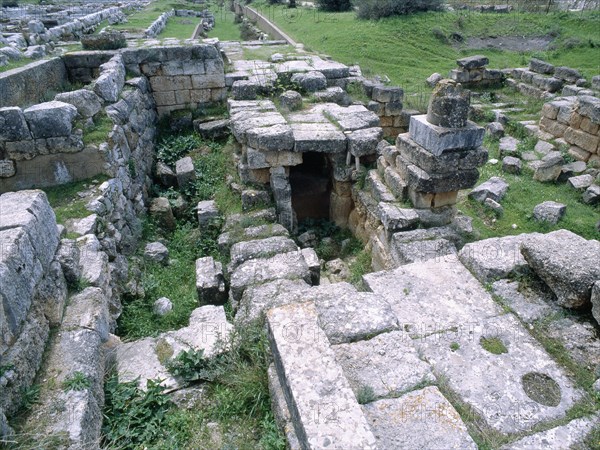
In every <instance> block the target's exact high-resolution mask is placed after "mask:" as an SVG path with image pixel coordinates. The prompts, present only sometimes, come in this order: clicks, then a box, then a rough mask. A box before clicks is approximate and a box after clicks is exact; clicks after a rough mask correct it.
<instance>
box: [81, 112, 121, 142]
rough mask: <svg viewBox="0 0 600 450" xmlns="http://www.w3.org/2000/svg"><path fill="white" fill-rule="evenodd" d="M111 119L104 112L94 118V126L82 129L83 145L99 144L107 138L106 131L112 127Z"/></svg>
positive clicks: (109, 130) (108, 131)
mask: <svg viewBox="0 0 600 450" xmlns="http://www.w3.org/2000/svg"><path fill="white" fill-rule="evenodd" d="M113 126H114V124H113V122H112V120H111V119H110V118H109V117H108V116H107V115H106V114H104V113H101V114H99V115H98V116H96V118H94V126H93V127H91V128H89V129H87V130H84V132H83V143H84V144H85V145H90V144H96V145H97V144H101V143H102V142H104V141H106V140H107V139H108V133H110V132H111V130H112V129H113Z"/></svg>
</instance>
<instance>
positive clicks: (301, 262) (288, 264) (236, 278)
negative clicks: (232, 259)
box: [230, 251, 312, 302]
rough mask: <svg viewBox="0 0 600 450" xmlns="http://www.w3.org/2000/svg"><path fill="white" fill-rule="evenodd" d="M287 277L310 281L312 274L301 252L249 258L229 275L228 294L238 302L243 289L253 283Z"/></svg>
mask: <svg viewBox="0 0 600 450" xmlns="http://www.w3.org/2000/svg"><path fill="white" fill-rule="evenodd" d="M278 279H288V280H290V279H291V280H294V279H296V280H304V281H306V282H307V283H311V281H312V274H311V271H310V269H309V267H308V265H307V263H306V260H305V259H304V256H303V255H302V253H301V252H299V251H295V252H288V253H281V254H278V255H275V256H272V257H271V258H266V259H251V260H249V261H246V262H245V263H243V264H241V265H240V266H239V267H238V268H237V269H236V270H235V271H234V272H233V274H232V275H231V282H230V283H231V285H230V296H231V298H232V299H233V300H234V301H236V302H238V301H239V300H240V299H241V297H242V294H243V293H244V290H245V289H246V288H247V287H248V286H251V285H253V284H261V283H266V282H268V281H273V280H278Z"/></svg>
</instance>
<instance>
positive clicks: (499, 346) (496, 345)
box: [479, 336, 508, 355]
mask: <svg viewBox="0 0 600 450" xmlns="http://www.w3.org/2000/svg"><path fill="white" fill-rule="evenodd" d="M479 344H480V345H481V346H482V347H483V349H484V350H487V351H488V352H490V353H493V354H494V355H501V354H502V353H508V349H507V348H506V346H505V345H504V342H502V340H501V339H500V338H498V337H495V336H494V337H484V336H482V337H481V338H480V339H479Z"/></svg>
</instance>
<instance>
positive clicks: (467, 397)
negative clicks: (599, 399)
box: [414, 314, 583, 433]
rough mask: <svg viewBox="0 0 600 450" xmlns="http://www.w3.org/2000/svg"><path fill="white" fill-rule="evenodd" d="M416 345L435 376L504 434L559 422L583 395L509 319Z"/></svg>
mask: <svg viewBox="0 0 600 450" xmlns="http://www.w3.org/2000/svg"><path fill="white" fill-rule="evenodd" d="M414 343H415V345H416V346H417V348H418V349H419V350H420V351H421V352H422V354H423V355H424V356H425V357H426V358H427V360H428V361H430V363H431V364H432V366H433V372H434V373H435V375H436V377H443V378H444V379H446V380H447V383H448V386H449V388H450V389H452V390H453V391H454V392H455V393H456V394H457V395H458V396H459V397H460V398H461V399H462V401H464V402H466V403H467V404H469V405H470V406H471V407H472V408H474V409H475V411H477V412H478V413H479V414H480V415H481V416H482V418H483V420H485V422H486V423H487V425H488V426H489V427H491V428H493V429H495V430H497V431H500V432H503V433H516V432H521V431H526V430H530V429H532V428H533V427H535V426H536V425H537V424H540V423H544V422H549V421H552V420H556V419H560V418H562V417H564V416H565V414H566V413H567V411H568V410H569V408H571V407H572V406H573V405H574V404H575V402H577V400H578V399H580V398H581V397H582V395H583V392H582V391H581V390H580V389H578V388H577V387H576V386H575V385H574V383H573V382H572V381H571V380H570V379H569V377H568V376H567V374H566V373H565V371H564V369H563V368H562V367H560V366H559V365H558V364H557V363H556V362H555V361H554V360H553V359H552V358H551V357H550V356H549V355H548V354H547V353H546V352H545V351H544V349H543V348H542V346H541V345H540V344H539V343H538V342H537V341H536V340H535V339H534V338H533V337H532V336H531V335H530V334H529V333H528V331H527V330H526V329H525V328H524V327H523V325H521V323H520V322H519V321H518V320H517V319H516V318H515V317H514V316H512V315H510V314H505V315H501V316H498V317H493V318H488V319H483V320H481V321H476V322H475V321H472V323H471V330H470V332H469V333H448V334H446V335H445V336H443V337H442V336H428V337H426V338H423V339H418V340H416V341H415V342H414ZM492 343H493V345H491V344H492Z"/></svg>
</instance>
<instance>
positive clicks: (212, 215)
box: [196, 200, 219, 227]
mask: <svg viewBox="0 0 600 450" xmlns="http://www.w3.org/2000/svg"><path fill="white" fill-rule="evenodd" d="M196 210H197V214H198V224H199V225H200V227H206V226H209V225H211V224H214V222H215V221H216V220H217V219H218V218H219V208H218V207H217V203H216V202H215V201H214V200H203V201H201V202H198V205H197V206H196Z"/></svg>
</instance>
